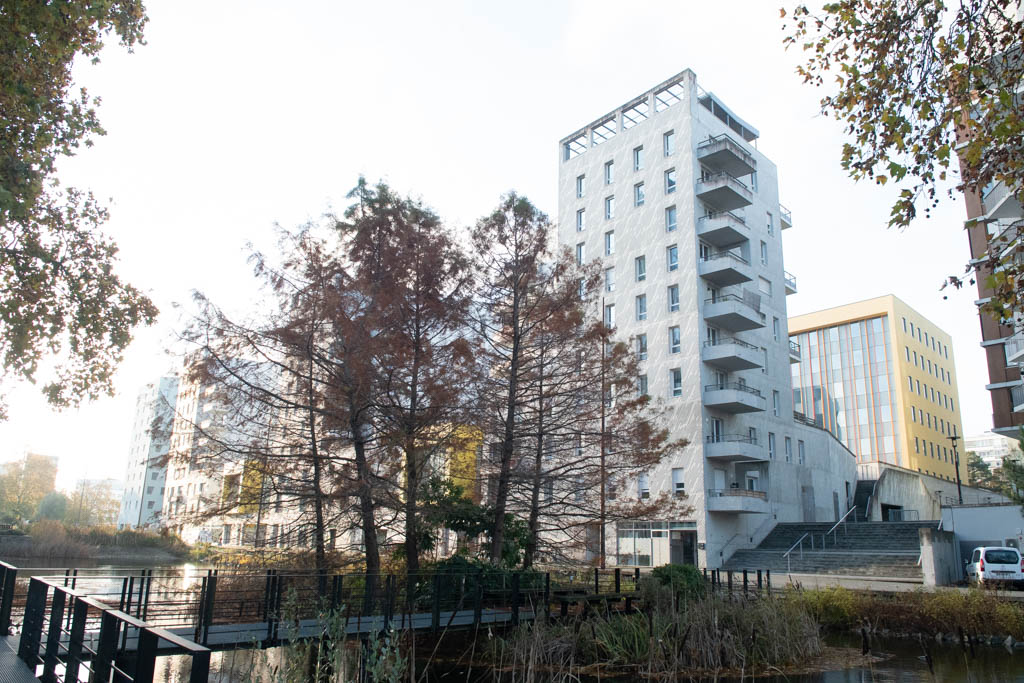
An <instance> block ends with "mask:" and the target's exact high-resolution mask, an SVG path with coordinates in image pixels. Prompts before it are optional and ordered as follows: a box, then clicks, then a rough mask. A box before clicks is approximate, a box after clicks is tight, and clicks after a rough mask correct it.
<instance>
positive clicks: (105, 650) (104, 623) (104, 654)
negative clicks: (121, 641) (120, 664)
mask: <svg viewBox="0 0 1024 683" xmlns="http://www.w3.org/2000/svg"><path fill="white" fill-rule="evenodd" d="M120 629H121V622H120V621H118V619H117V617H115V616H114V615H113V614H111V613H110V612H106V611H104V612H103V615H102V616H101V617H100V636H99V640H98V641H97V644H96V658H95V659H94V660H93V662H92V677H91V680H93V681H98V682H100V683H107V681H109V680H110V672H111V670H112V669H113V664H114V658H115V657H116V656H117V640H118V635H119V633H120Z"/></svg>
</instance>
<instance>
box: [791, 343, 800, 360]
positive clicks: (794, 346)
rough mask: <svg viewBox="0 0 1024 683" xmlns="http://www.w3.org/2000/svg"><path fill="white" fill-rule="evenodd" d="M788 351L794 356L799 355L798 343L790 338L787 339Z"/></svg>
mask: <svg viewBox="0 0 1024 683" xmlns="http://www.w3.org/2000/svg"><path fill="white" fill-rule="evenodd" d="M789 353H790V354H792V355H794V356H799V355H800V345H799V344H798V343H796V342H795V341H793V340H792V339H791V340H790V341H789Z"/></svg>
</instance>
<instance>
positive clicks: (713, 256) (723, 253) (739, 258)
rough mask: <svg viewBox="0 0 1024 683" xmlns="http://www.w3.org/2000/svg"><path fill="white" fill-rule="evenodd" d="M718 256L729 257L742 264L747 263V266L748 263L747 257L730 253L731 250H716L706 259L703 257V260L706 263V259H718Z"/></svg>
mask: <svg viewBox="0 0 1024 683" xmlns="http://www.w3.org/2000/svg"><path fill="white" fill-rule="evenodd" d="M720 258H730V259H732V260H733V261H739V262H740V263H742V264H744V265H747V266H749V265H750V261H748V260H747V259H745V258H743V257H742V256H740V255H738V254H734V253H732V252H731V251H716V252H715V253H713V254H709V255H708V257H707V258H706V259H704V262H705V263H706V262H708V261H715V260H717V259H720Z"/></svg>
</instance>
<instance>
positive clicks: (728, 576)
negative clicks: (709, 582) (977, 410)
mask: <svg viewBox="0 0 1024 683" xmlns="http://www.w3.org/2000/svg"><path fill="white" fill-rule="evenodd" d="M725 580H726V582H727V583H728V587H729V595H732V570H731V569H728V570H726V572H725Z"/></svg>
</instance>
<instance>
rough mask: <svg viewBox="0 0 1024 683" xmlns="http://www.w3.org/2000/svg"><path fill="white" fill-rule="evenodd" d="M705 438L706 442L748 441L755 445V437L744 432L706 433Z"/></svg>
mask: <svg viewBox="0 0 1024 683" xmlns="http://www.w3.org/2000/svg"><path fill="white" fill-rule="evenodd" d="M705 440H706V441H707V442H708V443H749V444H750V445H752V446H756V445H757V437H756V436H747V435H746V434H708V435H707V436H706V437H705Z"/></svg>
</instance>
